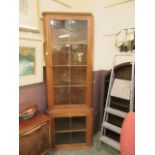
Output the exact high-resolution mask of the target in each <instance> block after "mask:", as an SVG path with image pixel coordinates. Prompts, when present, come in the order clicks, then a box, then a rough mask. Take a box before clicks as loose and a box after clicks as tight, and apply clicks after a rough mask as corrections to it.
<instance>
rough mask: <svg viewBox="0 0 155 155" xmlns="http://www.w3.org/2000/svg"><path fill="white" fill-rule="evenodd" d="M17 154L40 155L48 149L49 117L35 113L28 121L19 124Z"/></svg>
mask: <svg viewBox="0 0 155 155" xmlns="http://www.w3.org/2000/svg"><path fill="white" fill-rule="evenodd" d="M19 129H20V131H19V154H20V155H41V154H44V153H45V152H46V151H47V150H48V149H49V148H50V139H49V137H50V136H49V134H50V133H49V131H50V130H49V117H48V116H47V115H45V114H42V113H39V112H38V113H37V114H36V116H35V117H33V118H31V119H29V120H22V121H20V122H19Z"/></svg>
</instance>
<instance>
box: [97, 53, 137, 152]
mask: <svg viewBox="0 0 155 155" xmlns="http://www.w3.org/2000/svg"><path fill="white" fill-rule="evenodd" d="M126 56H128V57H131V61H130V63H131V67H132V71H131V80H125V79H118V78H115V73H114V67H115V63H116V59H117V58H119V57H126ZM134 64H135V63H134V53H121V54H117V55H115V56H114V62H113V67H112V70H111V76H110V82H109V89H108V93H107V99H106V105H105V109H104V115H103V121H102V126H101V133H100V137H99V146H98V149H100V147H101V143H102V142H103V143H105V144H107V145H109V146H111V147H113V148H114V149H116V150H118V151H120V144H119V142H118V141H116V140H114V139H112V138H110V137H108V136H107V135H106V130H107V129H108V130H111V131H113V132H115V133H117V134H120V133H121V128H120V127H119V126H116V125H114V124H111V123H109V122H108V116H109V114H112V115H115V116H117V117H120V118H123V119H124V118H125V115H126V112H124V111H121V110H118V109H115V108H112V107H111V106H110V104H111V97H117V98H120V99H125V100H129V101H130V105H129V111H133V110H134Z"/></svg>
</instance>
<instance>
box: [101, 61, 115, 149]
mask: <svg viewBox="0 0 155 155" xmlns="http://www.w3.org/2000/svg"><path fill="white" fill-rule="evenodd" d="M113 66H114V64H113ZM113 79H114V67H112V70H111V74H110V82H109V87H108V93H107V98H106V104H105V108H106V107H107V106H108V105H109V101H110V91H111V88H112V83H113ZM105 108H104V114H103V119H102V124H103V121H104V120H105V119H108V116H107V115H108V114H107V112H106V110H105ZM105 131H106V128H104V126H103V125H101V131H100V137H101V136H102V135H103V134H105ZM100 146H101V141H100V140H99V146H98V148H99V149H100Z"/></svg>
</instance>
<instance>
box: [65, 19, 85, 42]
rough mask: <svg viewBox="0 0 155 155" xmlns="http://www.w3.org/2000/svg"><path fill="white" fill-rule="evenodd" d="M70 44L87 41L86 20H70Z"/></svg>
mask: <svg viewBox="0 0 155 155" xmlns="http://www.w3.org/2000/svg"><path fill="white" fill-rule="evenodd" d="M68 22H69V30H70V42H71V43H73V42H85V43H86V41H87V21H86V20H70V21H68Z"/></svg>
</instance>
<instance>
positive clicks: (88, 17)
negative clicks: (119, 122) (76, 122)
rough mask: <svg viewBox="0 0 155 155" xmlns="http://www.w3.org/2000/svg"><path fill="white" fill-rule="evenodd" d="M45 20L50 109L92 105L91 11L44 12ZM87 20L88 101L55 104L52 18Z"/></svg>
mask: <svg viewBox="0 0 155 155" xmlns="http://www.w3.org/2000/svg"><path fill="white" fill-rule="evenodd" d="M43 17H44V18H43V21H44V34H45V50H44V51H45V60H46V82H47V100H48V110H49V111H50V110H51V109H53V108H63V107H79V106H86V107H91V106H92V84H93V83H92V80H93V79H92V64H93V62H92V51H93V18H92V15H91V14H90V13H64V12H63V13H56V12H53V13H50V12H44V13H43ZM71 19H72V20H86V21H87V23H88V25H87V67H86V68H87V73H86V74H87V75H86V97H85V98H86V103H85V104H82V105H81V104H80V105H78V104H75V105H72V104H68V105H55V104H54V93H53V75H52V74H53V73H52V71H51V67H52V48H51V47H52V45H51V44H52V36H51V35H50V34H51V29H50V26H49V24H50V20H71Z"/></svg>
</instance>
